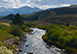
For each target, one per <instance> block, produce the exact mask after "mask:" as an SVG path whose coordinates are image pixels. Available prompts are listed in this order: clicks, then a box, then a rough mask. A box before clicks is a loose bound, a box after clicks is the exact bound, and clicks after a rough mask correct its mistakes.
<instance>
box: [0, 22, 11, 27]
mask: <svg viewBox="0 0 77 54" xmlns="http://www.w3.org/2000/svg"><path fill="white" fill-rule="evenodd" d="M0 25H6V26H10V24H8V23H4V22H0Z"/></svg>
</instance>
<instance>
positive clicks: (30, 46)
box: [19, 28, 64, 54]
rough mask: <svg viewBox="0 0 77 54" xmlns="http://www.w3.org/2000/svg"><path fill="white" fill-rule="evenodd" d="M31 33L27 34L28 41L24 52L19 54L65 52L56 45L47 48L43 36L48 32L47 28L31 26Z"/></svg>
mask: <svg viewBox="0 0 77 54" xmlns="http://www.w3.org/2000/svg"><path fill="white" fill-rule="evenodd" d="M31 29H32V30H33V32H32V33H31V34H25V36H26V37H27V39H26V40H27V41H26V42H25V43H24V44H23V46H22V50H23V51H22V52H20V53H19V54H27V53H33V54H64V53H62V52H61V51H60V49H58V48H56V47H50V48H47V44H46V43H45V42H44V41H43V39H42V36H43V35H44V34H45V33H46V31H45V30H41V29H38V28H31Z"/></svg>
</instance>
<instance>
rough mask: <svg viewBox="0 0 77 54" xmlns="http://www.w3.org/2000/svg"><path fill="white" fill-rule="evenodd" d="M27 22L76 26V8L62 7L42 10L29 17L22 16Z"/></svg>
mask: <svg viewBox="0 0 77 54" xmlns="http://www.w3.org/2000/svg"><path fill="white" fill-rule="evenodd" d="M23 18H24V19H25V20H27V21H41V22H46V23H51V24H65V23H70V24H77V7H76V6H74V7H72V8H70V6H69V7H62V8H54V9H48V10H43V11H40V12H37V13H33V14H30V15H23Z"/></svg>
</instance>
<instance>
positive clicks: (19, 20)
mask: <svg viewBox="0 0 77 54" xmlns="http://www.w3.org/2000/svg"><path fill="white" fill-rule="evenodd" d="M12 23H13V24H14V25H23V19H22V18H21V16H20V14H19V13H17V14H16V15H15V16H14V19H13V20H12Z"/></svg>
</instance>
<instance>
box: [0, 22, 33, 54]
mask: <svg viewBox="0 0 77 54" xmlns="http://www.w3.org/2000/svg"><path fill="white" fill-rule="evenodd" d="M31 31H32V30H31V29H29V27H27V26H26V25H25V24H24V25H22V26H18V25H10V24H8V23H4V22H0V47H3V46H4V47H6V48H7V49H8V50H9V49H10V50H11V51H12V52H13V53H14V52H15V50H16V45H17V44H18V45H19V44H20V41H22V39H23V37H24V34H23V33H24V32H31Z"/></svg>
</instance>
